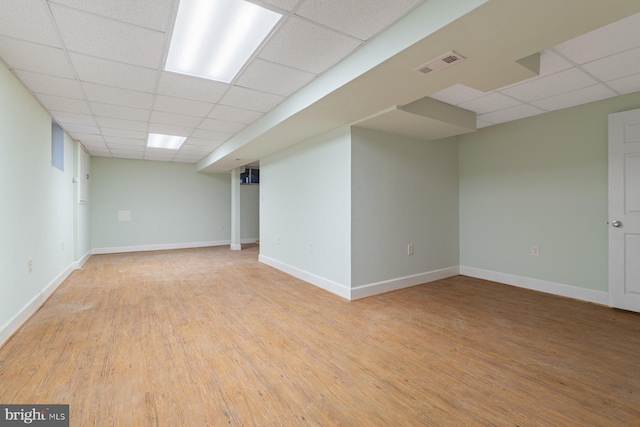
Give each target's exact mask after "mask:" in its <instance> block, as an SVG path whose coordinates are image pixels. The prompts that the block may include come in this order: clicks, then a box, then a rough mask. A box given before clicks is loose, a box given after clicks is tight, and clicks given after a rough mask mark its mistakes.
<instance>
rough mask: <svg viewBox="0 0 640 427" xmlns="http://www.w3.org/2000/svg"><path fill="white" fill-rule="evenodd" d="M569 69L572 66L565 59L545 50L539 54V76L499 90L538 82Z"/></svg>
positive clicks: (554, 52)
mask: <svg viewBox="0 0 640 427" xmlns="http://www.w3.org/2000/svg"><path fill="white" fill-rule="evenodd" d="M571 67H573V64H572V63H571V62H569V61H567V60H566V59H565V58H563V57H562V56H560V55H559V54H558V53H557V52H556V51H555V50H553V49H547V50H545V51H543V52H541V53H540V74H539V75H537V76H535V77H531V78H529V79H524V80H521V81H519V82H515V83H513V84H510V85H507V86H504V87H502V88H501V90H502V89H507V88H510V87H514V86H519V85H521V84H523V83H528V82H532V81H535V80H538V79H539V78H541V77H544V76H548V75H551V74H555V73H558V72H560V71H563V70H568V69H569V68H571Z"/></svg>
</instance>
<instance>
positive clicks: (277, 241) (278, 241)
mask: <svg viewBox="0 0 640 427" xmlns="http://www.w3.org/2000/svg"><path fill="white" fill-rule="evenodd" d="M276 244H277V245H278V246H280V236H278V237H276Z"/></svg>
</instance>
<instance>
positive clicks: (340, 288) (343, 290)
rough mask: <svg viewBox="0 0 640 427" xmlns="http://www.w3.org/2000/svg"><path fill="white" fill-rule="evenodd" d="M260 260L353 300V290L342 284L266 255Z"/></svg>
mask: <svg viewBox="0 0 640 427" xmlns="http://www.w3.org/2000/svg"><path fill="white" fill-rule="evenodd" d="M258 260H259V261H260V262H261V263H263V264H266V265H268V266H271V267H273V268H275V269H278V270H280V271H283V272H285V273H287V274H289V275H291V276H293V277H297V278H298V279H300V280H304V281H305V282H309V283H311V284H312V285H315V286H317V287H319V288H322V289H324V290H325V291H329V292H331V293H332V294H336V295H338V296H341V297H342V298H346V299H351V289H350V288H348V287H347V286H344V285H342V284H340V283H337V282H334V281H331V280H328V279H325V278H324V277H320V276H317V275H315V274H312V273H309V272H307V271H304V270H300V269H299V268H296V267H292V266H290V265H288V264H285V263H283V262H280V261H276V260H275V259H273V258H269V257H267V256H264V255H260V256H259V257H258Z"/></svg>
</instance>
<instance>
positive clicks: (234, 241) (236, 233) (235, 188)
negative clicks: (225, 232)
mask: <svg viewBox="0 0 640 427" xmlns="http://www.w3.org/2000/svg"><path fill="white" fill-rule="evenodd" d="M244 169H245V168H244V167H241V168H236V169H233V170H232V171H231V250H234V251H239V250H241V249H242V247H241V245H240V174H241V173H243V172H244Z"/></svg>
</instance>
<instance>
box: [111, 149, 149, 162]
mask: <svg viewBox="0 0 640 427" xmlns="http://www.w3.org/2000/svg"><path fill="white" fill-rule="evenodd" d="M110 151H111V155H112V156H113V157H117V158H119V159H129V160H144V154H142V153H135V152H132V151H123V150H110Z"/></svg>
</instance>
